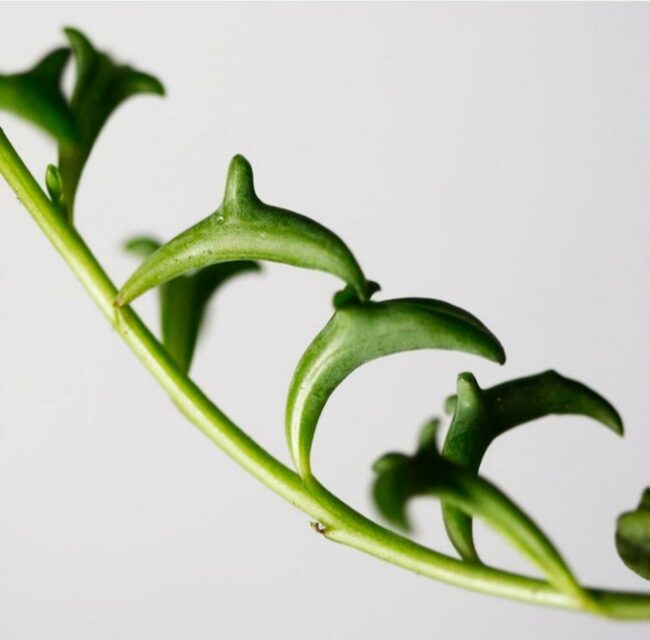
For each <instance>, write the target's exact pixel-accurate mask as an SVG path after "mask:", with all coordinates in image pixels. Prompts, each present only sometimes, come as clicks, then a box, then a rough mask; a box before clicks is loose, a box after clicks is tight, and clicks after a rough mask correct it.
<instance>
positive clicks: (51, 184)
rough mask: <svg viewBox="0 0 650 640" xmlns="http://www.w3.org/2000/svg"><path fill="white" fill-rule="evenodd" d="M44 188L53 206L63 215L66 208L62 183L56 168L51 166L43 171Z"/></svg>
mask: <svg viewBox="0 0 650 640" xmlns="http://www.w3.org/2000/svg"><path fill="white" fill-rule="evenodd" d="M45 186H46V188H47V192H48V194H49V195H50V199H51V200H52V202H53V204H54V205H55V206H56V208H57V209H58V210H59V211H60V212H61V213H65V211H66V206H65V201H64V199H63V181H62V180H61V173H60V172H59V169H58V167H56V166H55V165H53V164H49V165H47V169H46V170H45Z"/></svg>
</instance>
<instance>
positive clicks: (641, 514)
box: [616, 487, 650, 580]
mask: <svg viewBox="0 0 650 640" xmlns="http://www.w3.org/2000/svg"><path fill="white" fill-rule="evenodd" d="M616 549H617V551H618V555H619V556H620V557H621V560H623V562H624V563H625V564H626V565H627V567H628V568H629V569H631V570H632V571H634V573H636V574H638V575H640V576H641V577H642V578H645V579H646V580H650V487H648V488H647V489H646V490H645V491H644V492H643V495H642V496H641V502H640V503H639V506H638V507H637V508H636V509H635V510H634V511H628V512H627V513H624V514H622V515H620V516H619V517H618V520H617V521H616Z"/></svg>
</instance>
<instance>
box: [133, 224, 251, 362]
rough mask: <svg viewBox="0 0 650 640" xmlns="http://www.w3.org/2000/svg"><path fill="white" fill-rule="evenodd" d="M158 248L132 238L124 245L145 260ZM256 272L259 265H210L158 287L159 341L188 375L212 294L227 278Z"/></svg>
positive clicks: (151, 241) (149, 241) (146, 240)
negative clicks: (160, 334) (160, 330)
mask: <svg viewBox="0 0 650 640" xmlns="http://www.w3.org/2000/svg"><path fill="white" fill-rule="evenodd" d="M159 247H160V243H159V242H157V241H156V240H154V239H152V238H148V237H139V238H134V239H133V240H131V241H129V242H128V243H127V244H126V248H127V250H129V251H130V252H131V253H134V254H136V255H138V256H140V257H142V258H145V259H146V257H147V256H149V255H151V253H153V252H154V251H156V250H157V249H158V248H159ZM257 270H259V265H258V264H257V263H255V262H250V261H238V262H230V263H227V264H218V265H212V266H211V267H206V268H204V269H199V270H197V271H194V272H193V273H191V274H189V275H183V276H179V277H178V278H175V279H173V280H170V281H169V282H166V283H165V284H164V285H162V286H161V287H160V320H161V329H162V340H163V344H164V346H165V348H166V349H167V351H168V352H169V354H170V355H171V356H172V357H173V358H174V360H175V361H176V363H177V364H178V366H179V367H180V369H182V370H183V371H189V368H190V365H191V363H192V357H193V355H194V350H195V348H196V343H197V340H198V336H199V333H200V330H201V324H202V322H203V319H204V316H205V310H206V307H207V305H208V302H209V301H210V298H211V296H212V294H213V293H214V292H215V291H216V289H217V288H218V287H219V286H220V285H221V284H223V283H224V282H225V281H226V280H228V279H229V278H231V277H233V276H235V275H237V274H239V273H244V272H246V271H257Z"/></svg>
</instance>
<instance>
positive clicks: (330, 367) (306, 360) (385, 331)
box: [286, 298, 505, 477]
mask: <svg viewBox="0 0 650 640" xmlns="http://www.w3.org/2000/svg"><path fill="white" fill-rule="evenodd" d="M414 349H450V350H456V351H464V352H466V353H473V354H476V355H480V356H483V357H485V358H488V359H490V360H493V361H496V362H500V363H502V362H504V360H505V354H504V352H503V347H502V346H501V344H500V343H499V341H498V340H497V339H496V338H495V336H494V335H493V334H492V333H491V332H490V331H489V330H488V329H487V327H485V325H484V324H482V323H481V322H480V321H479V320H478V319H477V318H475V317H474V316H472V315H470V314H469V313H467V312H466V311H463V310H462V309H460V308H458V307H454V306H452V305H450V304H447V303H445V302H441V301H439V300H428V299H424V298H402V299H397V300H387V301H384V302H367V303H357V304H346V305H345V306H343V307H342V308H340V309H338V310H337V311H336V312H335V313H334V315H333V316H332V318H331V320H330V321H329V323H328V324H327V325H326V326H325V328H324V329H323V330H322V331H321V332H320V334H319V335H318V336H316V338H315V339H314V341H313V342H312V343H311V345H310V346H309V347H308V348H307V351H306V352H305V353H304V355H303V356H302V358H301V360H300V362H299V363H298V366H297V368H296V371H295V373H294V376H293V379H292V381H291V386H290V389H289V395H288V400H287V410H286V429H287V439H288V442H289V448H290V450H291V454H292V456H293V460H294V462H295V464H296V466H297V468H298V472H299V473H300V474H301V475H302V476H303V477H306V476H308V475H309V474H310V463H309V458H310V452H311V446H312V442H313V439H314V434H315V432H316V425H317V422H318V419H319V417H320V414H321V412H322V410H323V408H324V406H325V403H326V402H327V400H328V398H329V397H330V395H331V394H332V393H333V391H334V390H335V389H336V387H337V386H338V385H339V384H340V383H341V382H342V381H343V380H344V379H345V378H346V377H347V376H348V375H349V374H350V373H352V372H353V371H354V370H355V369H357V368H358V367H360V366H361V365H362V364H364V363H365V362H368V361H370V360H374V359H376V358H380V357H382V356H386V355H390V354H392V353H398V352H400V351H410V350H414Z"/></svg>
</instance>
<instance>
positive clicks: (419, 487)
mask: <svg viewBox="0 0 650 640" xmlns="http://www.w3.org/2000/svg"><path fill="white" fill-rule="evenodd" d="M437 425H438V422H437V421H436V420H434V421H431V422H430V423H428V424H427V425H426V426H425V428H424V431H423V433H422V436H421V438H420V444H419V446H418V449H417V451H416V452H415V454H413V455H411V456H409V455H406V454H403V453H389V454H386V455H385V456H383V457H382V458H380V459H379V460H378V461H377V462H376V463H375V464H374V466H373V469H374V471H375V474H376V478H375V482H374V485H373V498H374V501H375V504H376V506H377V508H378V509H379V512H380V513H381V514H382V515H383V516H384V517H385V518H386V519H387V520H388V521H389V522H391V523H393V524H394V525H397V526H398V527H400V528H404V529H408V528H409V521H408V518H407V514H406V506H407V503H408V501H409V500H411V499H412V498H415V497H418V496H434V497H437V498H439V499H441V500H445V501H446V502H447V503H449V504H453V505H454V506H455V507H456V508H458V509H460V510H462V512H463V513H467V514H470V515H472V516H476V517H480V518H482V519H483V520H485V522H486V523H487V524H488V525H489V526H490V527H491V528H492V529H494V530H495V531H496V532H497V533H499V534H500V535H502V536H503V537H504V538H505V539H506V540H508V542H510V544H512V545H513V546H514V547H515V548H516V549H517V550H518V551H519V552H520V553H522V555H524V556H525V557H526V558H528V560H530V561H531V562H532V563H533V564H534V565H536V566H537V567H539V568H540V569H541V570H542V571H543V573H544V574H545V575H546V576H547V578H548V579H549V581H550V582H552V583H553V584H554V585H555V586H556V587H558V588H559V589H561V590H564V591H566V592H568V593H571V594H573V595H575V596H577V597H579V598H581V599H586V598H587V596H586V595H585V593H584V592H583V590H582V588H581V587H580V586H579V584H578V582H577V581H576V579H575V578H574V576H573V574H572V572H571V570H570V569H569V567H568V566H567V564H566V562H565V561H564V559H563V558H562V556H561V555H560V553H559V551H558V550H557V549H556V548H555V546H554V545H553V543H552V542H551V541H550V540H549V539H548V538H547V536H546V535H545V534H544V533H543V532H542V531H541V529H540V528H539V527H538V526H537V525H536V524H535V522H534V521H533V520H532V519H531V518H530V517H529V516H528V515H526V513H524V512H523V511H522V510H521V509H520V508H519V507H518V506H517V505H516V504H515V503H514V502H513V501H512V500H510V498H508V497H507V496H506V495H505V494H504V493H503V492H501V491H500V490H499V489H498V488H497V487H496V486H495V485H493V484H492V483H490V482H488V481H487V480H485V479H483V478H481V477H480V476H478V475H476V474H474V473H472V472H471V471H468V470H467V469H464V468H463V467H461V466H459V465H456V464H454V463H452V462H449V461H448V460H446V459H445V458H443V457H442V456H441V455H440V454H439V453H438V449H437V446H436V439H435V435H436V428H437Z"/></svg>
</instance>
